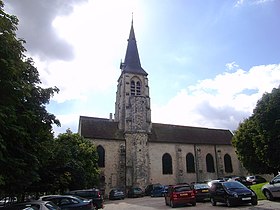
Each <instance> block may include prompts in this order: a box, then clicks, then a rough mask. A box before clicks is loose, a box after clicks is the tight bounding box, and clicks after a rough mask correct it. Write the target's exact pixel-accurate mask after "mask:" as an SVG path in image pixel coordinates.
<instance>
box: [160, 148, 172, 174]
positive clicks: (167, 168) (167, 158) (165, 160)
mask: <svg viewBox="0 0 280 210" xmlns="http://www.w3.org/2000/svg"><path fill="white" fill-rule="evenodd" d="M162 174H173V171H172V158H171V155H169V154H168V153H165V154H164V155H163V156H162Z"/></svg>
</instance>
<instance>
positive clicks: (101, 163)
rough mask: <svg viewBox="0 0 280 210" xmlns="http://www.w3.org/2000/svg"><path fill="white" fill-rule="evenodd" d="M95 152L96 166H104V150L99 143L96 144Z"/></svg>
mask: <svg viewBox="0 0 280 210" xmlns="http://www.w3.org/2000/svg"><path fill="white" fill-rule="evenodd" d="M97 153H98V166H99V167H101V168H104V167H105V150H104V148H103V147H102V146H101V145H99V146H97Z"/></svg>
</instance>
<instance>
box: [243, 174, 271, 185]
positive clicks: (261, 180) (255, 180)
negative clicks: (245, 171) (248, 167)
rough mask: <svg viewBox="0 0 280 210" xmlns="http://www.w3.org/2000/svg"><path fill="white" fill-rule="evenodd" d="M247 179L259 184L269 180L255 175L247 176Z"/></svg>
mask: <svg viewBox="0 0 280 210" xmlns="http://www.w3.org/2000/svg"><path fill="white" fill-rule="evenodd" d="M246 180H247V181H248V182H250V183H252V184H259V183H265V182H267V181H266V179H265V178H263V177H262V176H258V175H254V176H247V177H246Z"/></svg>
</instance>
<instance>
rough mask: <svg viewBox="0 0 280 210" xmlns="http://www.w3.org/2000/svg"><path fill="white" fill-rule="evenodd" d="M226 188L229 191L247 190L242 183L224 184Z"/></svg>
mask: <svg viewBox="0 0 280 210" xmlns="http://www.w3.org/2000/svg"><path fill="white" fill-rule="evenodd" d="M224 186H225V188H227V189H229V190H230V189H243V188H246V187H245V186H244V185H243V184H241V183H240V182H224Z"/></svg>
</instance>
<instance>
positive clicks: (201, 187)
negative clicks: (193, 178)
mask: <svg viewBox="0 0 280 210" xmlns="http://www.w3.org/2000/svg"><path fill="white" fill-rule="evenodd" d="M191 187H192V189H194V192H195V198H196V201H206V200H210V192H209V185H208V184H206V183H192V184H191Z"/></svg>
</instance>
